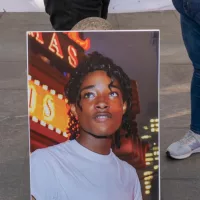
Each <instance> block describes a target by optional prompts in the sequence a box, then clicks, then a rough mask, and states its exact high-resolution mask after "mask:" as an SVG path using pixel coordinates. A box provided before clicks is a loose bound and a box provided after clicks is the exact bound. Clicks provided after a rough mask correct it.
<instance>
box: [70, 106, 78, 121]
mask: <svg viewBox="0 0 200 200" xmlns="http://www.w3.org/2000/svg"><path fill="white" fill-rule="evenodd" d="M70 109H71V112H72V114H73V115H74V116H75V117H76V118H78V115H77V112H76V105H75V104H70Z"/></svg>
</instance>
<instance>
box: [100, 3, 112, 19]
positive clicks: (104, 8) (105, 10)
mask: <svg viewBox="0 0 200 200" xmlns="http://www.w3.org/2000/svg"><path fill="white" fill-rule="evenodd" d="M102 2H103V6H102V10H101V17H102V18H103V19H107V16H108V6H109V3H110V0H103V1H102Z"/></svg>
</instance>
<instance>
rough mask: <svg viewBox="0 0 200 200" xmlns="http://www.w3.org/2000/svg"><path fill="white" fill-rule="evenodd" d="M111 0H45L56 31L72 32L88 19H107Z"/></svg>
mask: <svg viewBox="0 0 200 200" xmlns="http://www.w3.org/2000/svg"><path fill="white" fill-rule="evenodd" d="M109 3H110V0H44V4H45V11H46V13H47V14H49V15H50V21H51V24H52V26H53V28H54V29H55V30H71V29H72V27H73V26H74V25H75V24H77V23H78V22H79V21H81V20H82V19H85V18H87V17H101V18H103V19H106V18H107V14H108V6H109Z"/></svg>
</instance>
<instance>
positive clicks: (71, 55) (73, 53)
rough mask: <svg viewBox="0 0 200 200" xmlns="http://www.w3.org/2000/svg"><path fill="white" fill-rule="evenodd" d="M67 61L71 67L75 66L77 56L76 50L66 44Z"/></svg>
mask: <svg viewBox="0 0 200 200" xmlns="http://www.w3.org/2000/svg"><path fill="white" fill-rule="evenodd" d="M68 54H69V56H68V61H69V64H70V65H71V66H72V67H73V68H76V67H77V65H78V58H77V50H76V49H75V48H74V47H73V46H72V45H69V46H68Z"/></svg>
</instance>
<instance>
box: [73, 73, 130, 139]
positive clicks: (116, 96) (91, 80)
mask: <svg viewBox="0 0 200 200" xmlns="http://www.w3.org/2000/svg"><path fill="white" fill-rule="evenodd" d="M110 83H111V78H110V77H108V76H107V74H106V72H104V71H101V70H98V71H95V72H91V73H89V74H88V75H87V76H86V77H85V78H84V80H83V83H82V85H81V88H80V96H81V98H80V106H81V108H82V109H80V108H79V106H77V105H76V106H75V105H72V106H71V109H72V112H73V113H74V114H75V115H76V116H77V117H78V120H79V123H80V126H81V127H82V128H83V129H84V130H86V131H88V132H91V133H93V134H95V135H98V136H109V135H112V134H113V133H115V131H116V130H117V129H118V128H119V127H120V125H121V122H122V116H123V114H124V113H125V111H126V103H124V102H123V99H122V92H121V89H120V84H119V82H118V81H117V80H114V81H113V84H112V85H111V86H110V88H109V84H110Z"/></svg>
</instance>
